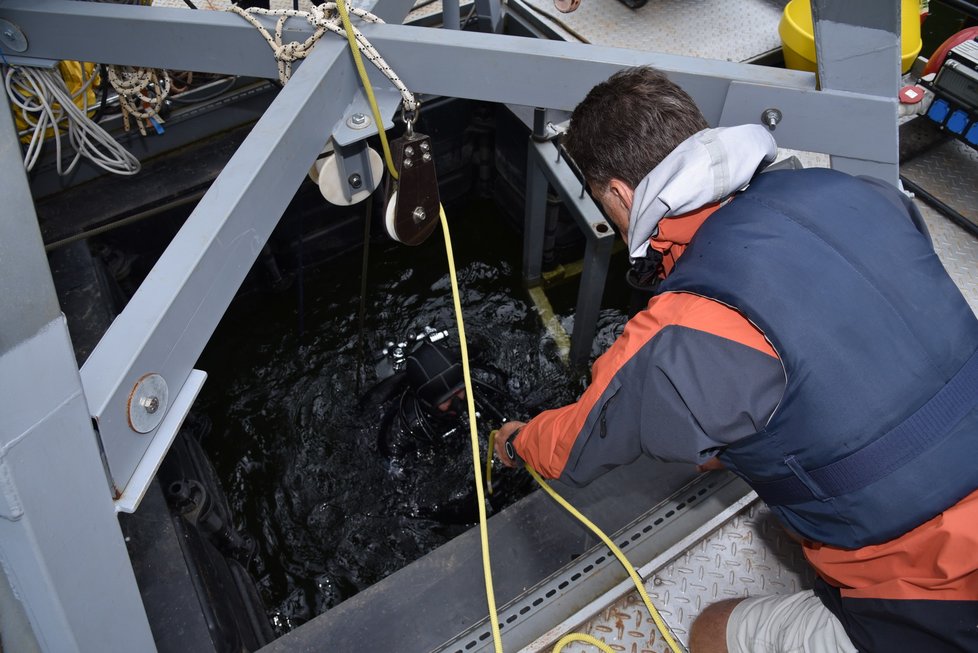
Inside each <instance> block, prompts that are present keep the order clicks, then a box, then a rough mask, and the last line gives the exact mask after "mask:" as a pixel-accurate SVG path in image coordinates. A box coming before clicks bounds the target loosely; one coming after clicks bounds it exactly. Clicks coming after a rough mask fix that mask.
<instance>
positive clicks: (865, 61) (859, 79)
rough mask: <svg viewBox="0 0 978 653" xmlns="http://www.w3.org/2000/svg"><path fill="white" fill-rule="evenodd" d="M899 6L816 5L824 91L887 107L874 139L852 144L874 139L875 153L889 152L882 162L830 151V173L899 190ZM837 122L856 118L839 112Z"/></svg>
mask: <svg viewBox="0 0 978 653" xmlns="http://www.w3.org/2000/svg"><path fill="white" fill-rule="evenodd" d="M901 4H902V3H900V2H898V1H895V0H863V1H862V2H840V1H839V0H814V2H812V18H813V22H814V28H815V30H814V31H815V51H816V59H817V67H818V77H819V81H820V83H821V88H822V89H823V90H824V91H833V92H834V91H842V92H846V91H848V92H852V93H863V94H869V95H876V96H878V97H879V98H880V99H881V100H880V101H881V102H885V109H886V112H884V113H883V114H881V115H879V116H878V117H877V118H876V120H878V121H879V124H878V125H877V126H876V128H875V129H874V133H873V134H872V135H870V134H862V135H860V136H859V137H858V138H857V139H856V140H854V141H853V143H855V144H858V145H865V144H867V139H870V138H872V139H873V140H874V145H875V146H876V147H885V148H887V149H888V150H889V151H888V152H887V153H886V154H885V155H882V156H880V155H877V156H873V157H867V156H857V155H853V154H851V153H848V152H839V151H835V150H830V151H829V152H830V154H832V167H833V168H836V169H838V170H843V171H845V172H848V173H850V174H856V175H859V174H866V175H872V176H874V177H879V178H880V179H883V180H884V181H887V182H889V183H891V184H894V185H898V184H899V165H898V164H899V160H898V147H899V146H898V128H899V126H898V122H897V118H898V115H897V114H898V103H897V97H896V96H897V91H898V90H899V88H900V57H901V47H900V33H901V29H900V8H901ZM914 18H915V19H916V17H914ZM835 117H836V118H837V119H838V120H839V121H840V122H846V121H849V120H850V119H851V118H855V116H852V115H850V114H846V113H844V112H841V111H839V112H836V113H835ZM853 122H855V121H853ZM881 132H882V133H881ZM867 159H871V160H867Z"/></svg>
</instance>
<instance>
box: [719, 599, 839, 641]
mask: <svg viewBox="0 0 978 653" xmlns="http://www.w3.org/2000/svg"><path fill="white" fill-rule="evenodd" d="M727 650H728V651H729V652H730V653H856V647H855V646H853V645H852V642H851V641H849V637H848V636H847V635H846V631H845V630H843V628H842V624H841V623H840V622H839V620H838V619H837V618H836V617H835V615H834V614H832V613H831V612H830V611H829V609H828V608H826V607H825V605H824V604H823V603H822V601H821V600H819V598H818V597H817V596H815V593H814V592H813V591H811V590H806V591H804V592H798V593H797V594H783V595H775V596H759V597H754V598H749V599H746V600H744V601H743V602H741V603H739V604H737V606H736V607H735V608H734V609H733V612H731V613H730V621H728V622H727Z"/></svg>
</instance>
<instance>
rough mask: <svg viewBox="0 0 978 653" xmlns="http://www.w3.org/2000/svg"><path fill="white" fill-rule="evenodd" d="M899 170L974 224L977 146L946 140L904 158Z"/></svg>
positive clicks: (977, 210)
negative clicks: (911, 157) (922, 151)
mask: <svg viewBox="0 0 978 653" xmlns="http://www.w3.org/2000/svg"><path fill="white" fill-rule="evenodd" d="M900 172H901V173H902V174H903V175H904V176H905V177H906V178H907V179H909V180H910V181H912V182H914V183H916V184H917V185H918V186H920V187H921V188H923V189H924V190H926V191H927V192H929V193H930V194H931V195H933V196H934V197H936V198H937V199H939V200H940V201H942V202H944V203H945V204H947V205H948V206H950V207H951V208H953V209H954V210H956V211H957V212H958V213H960V214H961V215H963V216H964V217H965V218H967V219H968V220H970V221H971V222H974V223H975V224H976V225H978V183H976V180H978V150H975V149H973V148H970V147H968V146H967V145H965V144H964V143H962V142H961V141H956V140H947V141H945V142H943V143H941V144H939V145H937V146H936V147H934V148H932V149H930V150H928V151H926V152H924V153H922V154H920V155H918V156H916V157H914V158H913V159H912V160H910V161H908V162H905V163H904V164H903V165H902V166H900Z"/></svg>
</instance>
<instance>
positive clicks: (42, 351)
mask: <svg viewBox="0 0 978 653" xmlns="http://www.w3.org/2000/svg"><path fill="white" fill-rule="evenodd" d="M0 165H2V166H3V169H4V174H3V175H0V197H3V200H4V206H5V212H4V219H3V220H0V283H2V289H3V306H4V310H3V311H0V315H2V317H0V334H2V335H0V337H2V341H0V342H2V348H0V388H2V392H0V479H2V482H0V564H2V565H3V568H4V571H5V572H6V574H7V577H8V579H9V581H10V585H11V587H12V588H13V591H14V595H15V596H16V597H17V598H18V599H19V600H20V601H21V603H22V604H23V606H24V609H25V612H26V614H27V617H28V619H29V621H30V624H31V627H32V629H33V631H34V634H35V636H36V638H37V641H38V644H39V645H40V647H41V649H42V650H44V651H58V652H60V651H68V652H71V651H79V652H82V651H155V650H156V648H155V646H154V644H153V636H152V633H151V632H150V628H149V622H148V621H147V619H146V613H145V611H144V609H143V604H142V600H141V599H140V596H139V590H138V588H137V587H136V579H135V576H134V574H133V571H132V566H131V565H130V563H129V556H128V553H127V551H126V545H125V542H124V541H123V537H122V531H121V530H120V528H119V522H118V520H117V518H116V513H115V508H114V506H113V502H112V497H111V495H110V493H109V487H108V482H107V480H106V477H105V468H104V467H103V464H102V459H101V456H100V453H99V447H98V443H97V441H96V438H95V433H94V432H93V430H92V424H91V419H90V418H89V414H88V407H87V405H86V403H85V395H84V393H83V391H82V385H81V382H80V380H79V378H78V365H77V363H76V362H75V355H74V352H73V351H72V347H71V340H70V338H69V334H68V329H67V326H66V324H65V320H64V317H63V316H62V315H61V313H60V310H59V309H58V302H57V297H56V295H55V292H54V285H53V283H52V281H51V274H50V271H49V270H48V269H47V259H46V258H45V255H44V246H43V243H42V241H41V234H40V230H39V229H38V226H37V216H36V215H35V212H34V205H33V202H32V200H31V195H30V189H29V187H28V183H27V174H26V172H25V171H24V165H23V160H22V158H21V149H20V146H19V143H18V141H17V136H16V130H15V128H14V123H13V120H12V118H11V115H10V112H9V111H8V110H7V109H5V108H3V109H0Z"/></svg>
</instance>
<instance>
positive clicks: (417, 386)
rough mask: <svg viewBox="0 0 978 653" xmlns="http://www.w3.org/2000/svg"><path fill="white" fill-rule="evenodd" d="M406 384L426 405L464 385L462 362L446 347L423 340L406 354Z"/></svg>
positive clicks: (441, 399)
mask: <svg viewBox="0 0 978 653" xmlns="http://www.w3.org/2000/svg"><path fill="white" fill-rule="evenodd" d="M407 379H408V385H409V386H410V387H411V389H412V390H414V392H415V394H416V395H417V397H418V399H419V400H420V401H421V402H422V403H423V404H425V405H426V406H427V407H428V408H433V407H435V406H437V405H438V404H440V403H442V402H445V401H447V400H449V399H451V398H452V396H454V395H455V393H456V392H458V391H459V390H461V389H462V388H464V387H465V381H464V379H463V377H462V364H461V363H460V362H458V359H457V357H455V356H454V355H453V352H451V351H450V350H448V349H447V348H444V347H441V346H439V345H436V344H434V343H431V342H428V341H427V340H423V341H422V342H421V343H420V344H419V345H418V346H417V347H416V348H415V349H414V350H413V351H412V352H411V353H410V354H409V355H408V357H407Z"/></svg>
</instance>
